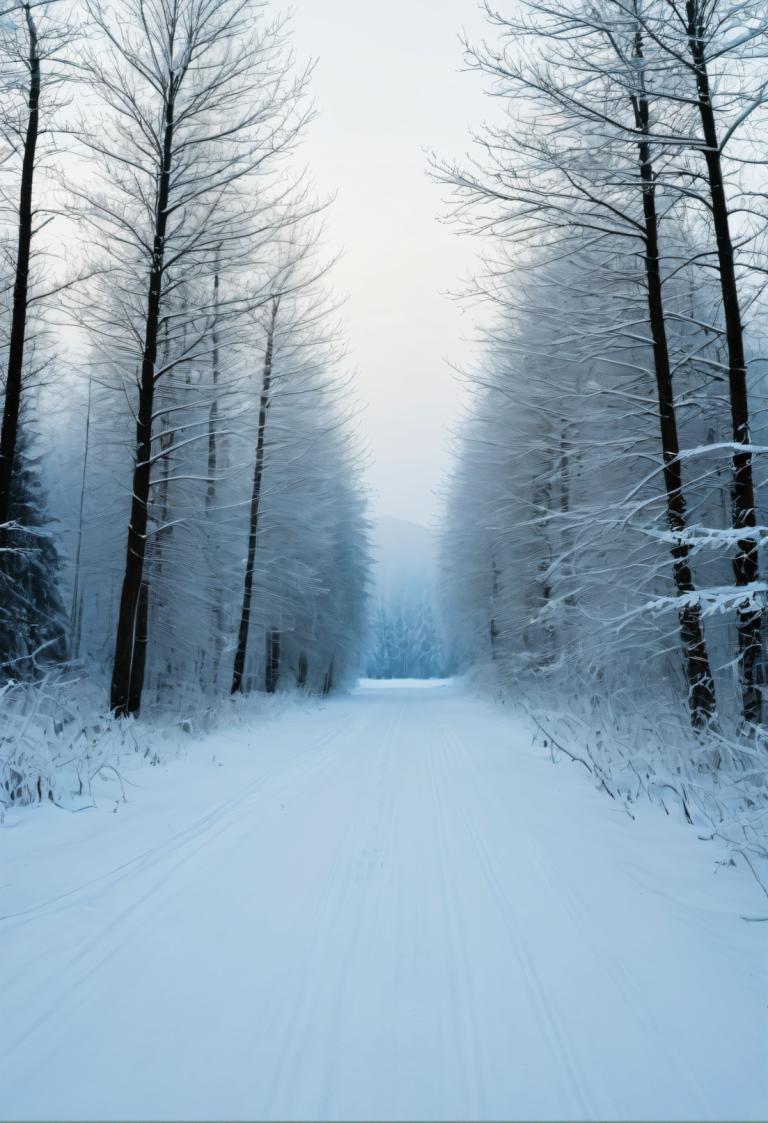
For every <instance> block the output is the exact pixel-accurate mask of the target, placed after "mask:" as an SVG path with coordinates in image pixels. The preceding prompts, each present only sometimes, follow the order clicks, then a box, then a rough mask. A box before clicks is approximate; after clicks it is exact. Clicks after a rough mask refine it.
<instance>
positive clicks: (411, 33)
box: [292, 0, 488, 523]
mask: <svg viewBox="0 0 768 1123" xmlns="http://www.w3.org/2000/svg"><path fill="white" fill-rule="evenodd" d="M292 8H293V12H294V21H293V22H294V41H295V44H296V49H297V53H298V54H299V55H300V56H303V57H304V58H306V57H307V56H311V57H314V58H316V59H317V66H316V70H315V75H314V82H313V93H314V98H315V101H316V103H317V108H318V111H319V112H318V117H317V119H316V120H315V122H314V123H313V125H312V127H311V130H310V132H309V135H308V138H307V141H306V143H305V146H304V149H303V155H304V157H305V159H306V162H307V164H308V165H309V167H310V170H311V172H312V175H313V177H314V179H315V181H316V183H317V185H318V187H319V188H320V190H321V192H330V191H335V192H336V193H337V198H336V202H335V204H334V206H333V209H332V211H331V213H330V215H329V216H328V228H329V240H330V243H331V245H332V246H333V247H334V248H335V249H341V250H342V253H343V256H342V259H341V261H340V262H339V264H338V267H337V269H336V271H335V274H334V279H333V280H334V287H335V288H337V289H338V290H339V291H340V292H342V293H345V294H348V297H349V299H348V302H347V305H346V310H345V317H346V320H347V323H348V327H349V340H350V345H351V356H350V358H351V362H352V364H353V366H354V369H355V371H356V372H357V376H358V378H357V384H358V387H359V394H360V397H361V399H362V403H363V405H364V407H365V410H364V413H363V416H362V420H361V424H362V426H363V432H364V436H365V439H366V441H367V443H368V446H369V449H370V454H371V458H372V463H371V467H370V471H369V482H370V486H371V489H372V492H373V501H374V510H375V513H376V514H377V515H380V514H389V515H395V516H397V517H399V518H405V519H412V520H414V521H417V522H422V523H431V522H432V521H433V519H434V515H435V513H436V509H437V500H436V495H435V493H436V491H437V490H438V488H439V487H440V482H441V478H442V476H443V474H444V472H445V469H446V466H447V463H448V458H447V454H446V443H447V429H448V428H449V427H450V426H451V424H452V423H453V422H454V421H455V419H456V416H457V414H458V409H459V397H460V393H461V391H460V387H459V386H458V385H457V383H456V381H455V378H454V376H453V375H452V372H451V370H450V369H449V367H448V365H447V363H448V361H452V362H459V363H461V362H462V360H463V359H465V358H466V357H467V352H468V345H467V343H466V342H463V340H465V339H467V338H468V337H469V336H470V335H471V330H472V323H471V319H470V318H469V317H468V316H466V315H462V313H461V310H460V308H459V307H458V306H457V305H456V303H455V302H453V301H451V300H449V299H447V298H446V297H444V296H443V295H441V294H442V293H444V292H445V291H446V290H447V289H455V288H456V287H457V285H458V283H459V281H460V279H461V277H462V276H464V275H466V274H467V273H468V272H469V270H470V268H471V262H472V260H473V258H474V254H475V246H474V245H473V244H472V242H471V241H470V240H469V239H467V238H459V237H457V236H456V234H455V233H453V232H452V231H451V229H450V228H449V227H446V226H444V225H440V224H439V223H438V222H437V221H436V216H437V214H438V213H439V212H440V209H441V197H442V192H441V189H440V188H439V187H437V186H435V185H434V184H433V183H431V182H430V181H429V179H428V177H427V174H426V160H425V156H424V153H423V149H424V148H433V149H435V150H436V151H438V152H439V153H440V154H442V155H446V156H458V155H460V154H461V153H463V152H464V151H466V149H467V147H468V130H469V127H470V125H472V124H474V125H477V124H478V123H479V122H480V120H481V119H482V117H483V115H484V114H486V113H487V110H488V102H487V99H485V98H484V97H483V94H482V82H481V80H480V79H479V78H478V76H477V75H474V74H467V73H460V69H461V66H462V50H461V45H460V43H459V40H458V36H459V32H460V31H461V30H462V28H464V29H466V31H467V32H468V33H469V34H470V36H471V37H472V38H475V39H476V38H478V37H479V35H480V34H482V32H483V30H484V22H483V19H482V16H481V14H480V13H479V11H478V9H477V6H476V0H387V3H386V4H382V3H381V2H374V0H295V2H294V3H293V5H292Z"/></svg>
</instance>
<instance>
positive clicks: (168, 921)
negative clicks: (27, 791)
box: [0, 684, 768, 1120]
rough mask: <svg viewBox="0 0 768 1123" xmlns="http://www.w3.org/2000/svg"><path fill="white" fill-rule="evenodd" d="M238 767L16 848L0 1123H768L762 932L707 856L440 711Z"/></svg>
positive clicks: (401, 716)
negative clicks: (348, 1121) (694, 1121)
mask: <svg viewBox="0 0 768 1123" xmlns="http://www.w3.org/2000/svg"><path fill="white" fill-rule="evenodd" d="M238 737H239V738H241V739H242V738H243V734H242V732H240V733H235V734H233V738H235V739H236V738H238ZM248 738H249V747H250V746H253V745H254V744H255V743H256V741H257V739H260V738H265V739H269V740H270V741H271V742H274V745H273V747H272V748H271V749H270V750H269V751H267V750H266V749H265V750H264V753H263V754H257V753H256V751H255V750H253V749H252V752H253V753H254V755H253V756H252V758H251V762H250V770H248V768H247V766H246V764H244V763H243V761H244V759H245V758H244V757H243V756H242V755H241V756H240V757H239V758H238V759H237V760H236V761H234V762H231V763H225V765H224V766H223V767H222V769H221V770H219V771H217V770H216V768H215V767H211V766H210V755H209V756H208V758H207V762H206V764H207V771H202V770H198V771H195V769H194V768H193V767H192V762H191V761H188V762H183V763H180V764H174V765H173V766H172V767H169V769H167V770H165V775H164V776H163V777H162V778H161V779H162V782H163V783H165V785H166V788H165V792H164V797H163V798H159V796H158V793H157V792H151V793H149V794H147V793H140V794H139V795H134V796H133V797H132V803H131V804H130V805H127V808H126V809H125V815H126V816H127V817H126V818H121V816H122V815H123V814H124V812H123V811H121V812H120V815H118V816H113V815H111V814H106V813H104V814H101V815H99V814H98V813H88V812H86V813H84V814H81V815H74V816H66V815H63V814H62V813H61V812H55V811H53V810H52V809H50V810H48V809H43V812H41V814H42V815H43V820H42V824H40V823H38V824H34V823H32V824H31V825H30V826H29V827H27V820H24V821H23V822H20V823H19V826H18V827H17V829H16V830H6V831H4V832H3V831H0V846H2V848H3V849H4V850H5V851H6V854H5V856H3V857H2V859H1V860H2V867H1V868H0V914H2V915H3V918H4V919H2V921H0V947H1V948H2V956H1V957H0V1002H1V1005H2V1017H0V1071H1V1072H2V1074H3V1076H2V1081H1V1082H0V1083H1V1085H2V1091H0V1114H1V1115H2V1118H3V1119H9V1118H11V1119H13V1118H47V1119H54V1118H79V1119H102V1120H105V1119H110V1118H123V1119H147V1118H151V1119H166V1118H173V1119H183V1118H186V1119H206V1118H208V1119H243V1118H273V1119H292V1118H296V1119H314V1118H357V1119H370V1118H379V1119H387V1118H389V1119H396V1118H406V1119H415V1118H432V1119H457V1118H464V1119H479V1118H514V1117H523V1118H539V1119H541V1118H593V1119H594V1118H644V1119H654V1118H667V1119H670V1118H700V1119H705V1118H741V1119H747V1118H759V1117H765V1114H766V1111H768V1063H766V1061H767V1059H768V943H767V941H768V931H766V929H767V928H768V925H765V924H748V923H745V922H744V921H743V920H741V919H740V918H739V912H744V911H747V912H748V911H753V912H754V911H755V891H754V888H753V886H752V884H751V883H750V882H749V880H748V879H747V877H746V876H745V875H742V873H741V871H738V870H733V869H720V870H719V872H718V871H717V867H716V865H715V860H716V858H717V856H718V855H717V854H716V853H714V852H713V849H712V847H711V846H707V845H705V844H703V843H701V842H699V841H697V840H696V837H695V832H694V831H693V830H692V829H691V828H686V827H685V826H684V825H683V824H682V823H678V822H675V821H673V820H671V819H666V818H665V817H664V816H663V815H662V814H661V813H660V812H659V813H657V812H656V811H654V810H653V809H650V808H649V809H648V811H647V814H641V815H640V817H639V818H638V820H637V821H636V822H631V821H630V820H629V818H628V817H627V816H626V815H625V814H624V813H623V812H622V810H621V808H619V807H617V806H616V805H615V804H613V803H612V801H611V800H610V799H608V798H607V797H606V796H604V795H601V794H600V793H598V792H597V791H595V790H594V789H593V788H592V787H591V786H590V783H589V778H588V777H587V776H586V774H584V773H582V771H581V770H580V769H578V768H576V767H574V766H573V765H571V764H569V763H565V762H564V763H561V764H559V765H557V766H554V765H553V764H552V763H551V762H550V760H549V758H548V756H547V753H546V751H545V750H544V749H542V748H541V747H540V746H538V747H534V746H533V745H532V737H531V732H530V729H529V728H528V727H527V726H526V724H525V723H524V722H523V721H522V720H521V719H517V718H515V717H514V716H513V715H508V714H505V713H504V712H502V711H500V710H499V709H496V708H494V707H492V706H490V705H486V704H484V703H482V702H480V701H477V700H474V699H472V698H470V697H468V696H467V695H466V694H464V693H462V692H461V690H460V689H459V688H458V687H456V686H454V685H450V684H448V685H422V686H420V687H408V686H405V685H397V684H395V685H393V686H390V687H389V688H384V687H379V688H373V687H370V686H369V687H363V688H361V689H360V690H358V691H357V692H356V693H355V694H353V695H352V696H350V697H347V698H340V699H337V700H333V701H331V702H329V703H328V704H326V705H324V706H322V707H318V708H314V709H313V710H312V711H311V712H309V713H308V712H307V711H306V710H299V709H297V710H296V711H295V712H292V711H289V712H287V713H286V714H285V715H284V716H283V717H282V718H281V719H279V720H278V721H276V722H274V723H271V724H267V725H265V726H263V728H260V727H259V726H255V727H254V728H252V729H250V730H249V731H248ZM221 740H222V738H221V736H220V735H218V736H217V737H216V738H214V737H212V738H211V747H212V749H215V750H216V751H217V752H218V749H219V743H220V742H221ZM222 753H223V754H224V755H223V760H224V761H225V762H226V761H227V757H226V750H225V748H224V747H223V746H222ZM187 768H189V769H191V771H190V780H189V783H188V787H187V788H186V789H185V788H184V787H183V786H181V787H179V786H176V781H179V782H180V781H181V774H182V772H184V770H185V769H187ZM157 771H158V770H153V772H154V773H157ZM171 774H172V775H171ZM233 780H235V781H236V783H234V784H233ZM190 785H196V786H190ZM161 794H162V793H161ZM145 795H146V799H145ZM89 814H92V815H93V818H92V819H91V823H92V824H93V825H92V826H91V827H90V828H89V827H88V826H87V820H88V816H89ZM131 816H132V817H131ZM33 818H34V815H30V816H29V820H30V821H31V820H32V819H33ZM84 823H86V825H84ZM41 825H42V828H43V832H42V833H45V832H48V836H47V838H46V839H45V840H43V839H41V840H40V843H39V844H38V842H37V841H36V839H37V834H35V829H36V828H37V830H38V833H39V830H40V826H41ZM51 832H54V833H55V836H56V846H55V847H54V849H53V856H51V855H52V850H51V845H50V844H51V837H52V836H51ZM9 859H10V860H9Z"/></svg>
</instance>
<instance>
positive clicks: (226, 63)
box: [0, 0, 368, 802]
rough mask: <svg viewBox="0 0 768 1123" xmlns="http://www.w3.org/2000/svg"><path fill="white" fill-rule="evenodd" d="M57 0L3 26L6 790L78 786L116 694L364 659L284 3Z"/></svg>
mask: <svg viewBox="0 0 768 1123" xmlns="http://www.w3.org/2000/svg"><path fill="white" fill-rule="evenodd" d="M66 11H67V9H66V8H64V7H63V6H61V5H59V4H52V3H49V2H48V0H41V2H40V3H38V4H34V3H33V4H27V5H24V4H19V5H17V6H15V7H13V8H11V9H9V10H8V11H7V12H6V13H5V14H4V16H3V24H2V42H1V43H0V51H1V52H2V57H3V102H2V126H3V136H4V140H5V153H4V160H3V165H2V176H3V177H4V180H3V189H4V190H3V197H4V200H5V211H6V214H5V218H6V231H7V233H6V241H5V247H4V263H5V264H4V269H5V284H4V287H3V291H4V293H5V298H4V304H5V309H4V318H3V342H4V371H5V379H4V384H5V386H4V398H3V419H2V437H1V439H0V526H2V548H1V549H2V555H1V556H2V562H1V563H0V581H1V582H2V597H1V598H0V668H2V678H3V683H2V686H1V687H0V691H2V693H1V695H0V711H1V712H2V715H3V724H4V725H5V727H6V729H5V736H4V740H5V742H6V744H7V745H10V752H9V753H7V754H3V755H2V757H0V790H2V791H3V793H4V799H5V801H6V802H7V801H21V802H28V801H30V800H40V799H46V798H49V799H53V800H57V799H58V797H59V795H60V794H61V795H65V794H66V793H65V791H63V792H61V793H60V792H59V790H58V788H59V787H60V786H61V785H67V784H69V785H70V787H71V785H72V783H73V780H74V781H75V782H76V784H77V789H78V790H79V791H82V790H83V788H84V787H86V788H87V786H88V783H89V776H88V774H87V768H88V766H89V765H88V758H89V757H90V756H91V755H92V752H91V750H92V749H93V748H94V746H95V745H97V744H98V743H99V742H100V741H101V740H103V738H104V736H107V738H108V737H109V735H114V734H115V728H116V727H115V724H114V719H115V718H121V717H125V716H129V715H138V714H139V713H140V712H141V713H142V714H143V715H146V714H150V715H151V714H152V713H153V712H158V711H159V712H165V711H170V712H173V713H175V714H176V715H177V716H181V717H182V718H183V719H184V720H185V721H187V722H193V723H195V722H198V723H199V722H200V720H201V719H202V717H203V715H206V714H210V712H211V711H212V710H213V709H215V706H216V704H217V699H221V698H224V699H226V698H228V697H229V696H230V695H237V694H240V693H248V692H250V691H252V690H253V689H254V688H256V689H258V690H259V691H263V692H266V693H274V692H275V691H276V690H277V689H278V687H279V686H280V685H281V684H283V683H286V682H290V683H292V684H294V685H295V686H296V687H297V688H299V689H306V690H313V691H317V692H320V693H323V694H328V693H329V692H330V691H332V690H333V689H335V688H336V687H338V686H341V685H348V684H349V682H350V681H351V677H352V676H354V675H355V674H356V673H357V670H358V665H359V663H360V660H361V658H362V644H363V641H364V635H365V629H364V623H365V595H366V582H367V570H368V555H367V523H366V514H365V499H364V496H363V492H362V488H361V485H360V484H359V483H358V482H357V480H358V477H359V471H358V465H359V458H360V448H359V436H358V434H357V431H356V429H355V426H354V423H353V418H354V414H355V410H356V407H355V403H354V398H353V395H352V391H351V389H350V382H349V373H348V371H347V369H346V368H345V363H344V356H343V351H344V342H343V337H342V333H341V328H340V325H339V322H338V319H339V317H338V306H337V301H336V299H335V297H334V295H333V292H332V289H331V288H330V284H329V269H330V266H331V264H332V263H331V261H330V260H329V259H328V255H327V253H326V252H325V250H324V249H323V246H322V213H323V210H324V203H323V202H322V201H318V200H317V199H315V198H314V197H313V194H312V191H311V187H310V185H309V183H308V181H307V176H306V175H305V174H304V173H303V172H302V170H301V167H300V165H299V164H298V163H297V159H296V158H295V151H296V149H297V147H298V146H299V145H300V142H301V138H302V134H303V132H304V130H305V128H306V126H307V124H308V122H309V120H310V119H311V116H312V109H311V105H310V102H309V100H308V93H307V85H308V81H309V73H310V72H309V69H307V68H305V69H301V68H300V67H299V66H298V64H297V63H296V62H295V60H294V57H293V54H292V50H291V47H290V42H289V35H288V29H287V26H286V20H285V18H284V17H281V16H279V15H277V16H276V15H274V14H272V13H266V12H265V11H264V10H263V7H262V6H261V5H260V4H258V3H256V2H252V0H226V2H224V3H221V2H220V0H178V2H175V3H171V4H167V3H165V2H164V0H151V2H150V3H145V2H144V0H135V2H134V0H131V2H129V3H126V4H122V3H121V4H120V5H119V9H114V8H112V7H109V6H107V5H101V4H100V3H97V4H92V5H91V4H88V5H86V10H85V13H84V14H82V13H80V16H81V18H83V19H85V21H86V22H85V30H82V28H81V25H80V24H78V23H76V22H74V16H71V19H70V20H67V18H66ZM117 16H119V19H118V18H116V17H117ZM16 232H17V235H18V236H17V237H16ZM105 723H106V724H105ZM117 735H118V737H122V736H123V735H122V734H117ZM81 759H82V761H83V762H85V763H84V767H85V769H86V771H85V772H84V771H83V769H81V768H80V766H79V762H80V760H81ZM73 760H74V761H75V763H76V765H77V767H76V773H77V775H76V776H73V775H72V769H71V767H70V768H69V772H68V773H67V774H66V776H64V777H62V776H60V765H61V764H62V762H64V761H67V762H70V763H71V762H72V761H73ZM100 760H101V756H100V751H99V750H98V749H97V751H96V765H98V764H99V763H100Z"/></svg>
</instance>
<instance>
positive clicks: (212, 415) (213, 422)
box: [205, 269, 219, 511]
mask: <svg viewBox="0 0 768 1123" xmlns="http://www.w3.org/2000/svg"><path fill="white" fill-rule="evenodd" d="M212 335H213V338H212V343H213V357H212V364H211V365H212V372H211V375H212V377H211V381H212V384H213V391H212V394H211V408H210V410H209V411H208V486H207V488H206V492H205V507H206V510H207V511H210V509H211V507H213V504H214V501H215V499H216V478H215V477H216V468H217V463H218V450H217V447H216V427H217V425H218V421H219V399H218V386H219V272H218V269H217V270H216V273H215V274H214V278H213V332H212Z"/></svg>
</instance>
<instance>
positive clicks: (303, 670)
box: [296, 651, 309, 690]
mask: <svg viewBox="0 0 768 1123" xmlns="http://www.w3.org/2000/svg"><path fill="white" fill-rule="evenodd" d="M308 674H309V664H308V662H307V657H306V655H305V654H304V652H303V651H302V653H301V655H300V656H299V668H298V671H297V674H296V685H297V686H298V688H299V690H304V689H305V687H306V685H307V676H308Z"/></svg>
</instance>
